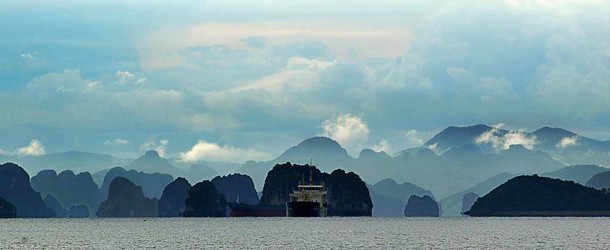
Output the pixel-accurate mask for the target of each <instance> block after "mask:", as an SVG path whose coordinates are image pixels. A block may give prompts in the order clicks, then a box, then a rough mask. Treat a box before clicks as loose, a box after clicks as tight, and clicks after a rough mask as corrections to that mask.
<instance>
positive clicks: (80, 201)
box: [32, 170, 102, 211]
mask: <svg viewBox="0 0 610 250" xmlns="http://www.w3.org/2000/svg"><path fill="white" fill-rule="evenodd" d="M32 188H34V190H36V191H38V192H40V193H41V195H42V196H46V195H52V196H53V197H54V198H55V199H56V200H57V201H58V202H59V204H61V206H62V207H63V208H69V207H72V206H78V205H85V206H87V209H88V210H90V211H91V210H93V211H95V210H96V209H97V208H98V207H99V205H100V203H101V202H102V197H101V195H100V191H99V188H98V187H97V184H95V182H93V178H92V177H91V174H89V173H88V172H84V173H79V174H74V172H72V171H70V170H66V171H63V172H61V173H59V174H56V172H55V171H54V170H43V171H40V172H39V173H38V174H36V175H35V176H34V177H32Z"/></svg>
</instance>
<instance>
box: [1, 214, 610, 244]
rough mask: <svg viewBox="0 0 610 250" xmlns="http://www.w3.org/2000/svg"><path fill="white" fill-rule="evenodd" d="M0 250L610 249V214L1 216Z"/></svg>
mask: <svg viewBox="0 0 610 250" xmlns="http://www.w3.org/2000/svg"><path fill="white" fill-rule="evenodd" d="M0 249H580V250H582V249H610V218H468V217H463V218H462V217H460V218H371V217H368V218H335V217H329V218H130V219H2V220H0Z"/></svg>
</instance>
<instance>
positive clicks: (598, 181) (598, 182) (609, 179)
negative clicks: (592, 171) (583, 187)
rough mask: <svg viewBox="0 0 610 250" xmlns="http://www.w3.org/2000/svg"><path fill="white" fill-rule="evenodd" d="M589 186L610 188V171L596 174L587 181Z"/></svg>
mask: <svg viewBox="0 0 610 250" xmlns="http://www.w3.org/2000/svg"><path fill="white" fill-rule="evenodd" d="M587 186H588V187H592V188H596V189H610V171H607V172H602V173H599V174H596V175H594V176H593V177H591V179H590V180H589V181H587Z"/></svg>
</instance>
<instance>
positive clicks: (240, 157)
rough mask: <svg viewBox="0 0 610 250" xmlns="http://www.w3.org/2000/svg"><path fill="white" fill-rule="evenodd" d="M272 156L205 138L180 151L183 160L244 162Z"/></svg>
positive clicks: (180, 159) (266, 158)
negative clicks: (223, 144) (219, 143)
mask: <svg viewBox="0 0 610 250" xmlns="http://www.w3.org/2000/svg"><path fill="white" fill-rule="evenodd" d="M270 158H271V156H270V155H269V154H268V153H265V152H261V151H257V150H252V149H240V148H234V147H231V146H226V145H225V146H221V145H218V144H216V143H212V142H208V141H205V140H199V141H198V142H197V144H195V145H194V146H193V147H192V148H191V150H189V151H187V152H184V153H180V156H179V157H178V159H179V161H181V162H198V161H224V162H235V163H244V162H246V161H248V160H255V161H262V160H268V159H270Z"/></svg>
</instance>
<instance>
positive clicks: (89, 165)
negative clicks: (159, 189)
mask: <svg viewBox="0 0 610 250" xmlns="http://www.w3.org/2000/svg"><path fill="white" fill-rule="evenodd" d="M9 161H10V162H14V163H16V164H19V165H20V166H23V169H25V170H26V172H28V173H29V174H30V175H34V174H36V173H38V172H40V171H42V170H45V169H52V170H55V171H57V172H62V171H64V170H72V171H74V172H91V173H93V172H97V171H100V170H102V169H108V168H112V167H114V166H123V165H125V164H127V163H129V162H131V160H128V159H121V158H116V157H113V156H110V155H105V154H96V153H87V152H77V151H69V152H65V153H56V154H47V155H42V156H21V157H19V156H15V155H0V162H9Z"/></svg>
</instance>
